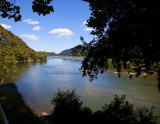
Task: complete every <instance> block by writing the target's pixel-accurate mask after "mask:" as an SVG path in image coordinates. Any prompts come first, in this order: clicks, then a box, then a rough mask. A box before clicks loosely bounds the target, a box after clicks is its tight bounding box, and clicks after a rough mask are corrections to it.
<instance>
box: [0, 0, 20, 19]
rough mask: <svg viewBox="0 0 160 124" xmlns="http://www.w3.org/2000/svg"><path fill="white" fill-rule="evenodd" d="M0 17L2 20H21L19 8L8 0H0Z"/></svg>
mask: <svg viewBox="0 0 160 124" xmlns="http://www.w3.org/2000/svg"><path fill="white" fill-rule="evenodd" d="M0 16H1V17H2V18H8V19H10V18H14V21H15V22H17V21H20V20H21V17H22V16H21V14H20V7H19V6H16V5H15V3H14V2H12V0H11V1H8V0H0Z"/></svg>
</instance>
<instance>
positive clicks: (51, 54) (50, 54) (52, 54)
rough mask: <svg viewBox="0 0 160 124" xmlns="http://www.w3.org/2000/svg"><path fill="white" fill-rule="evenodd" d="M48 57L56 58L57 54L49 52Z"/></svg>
mask: <svg viewBox="0 0 160 124" xmlns="http://www.w3.org/2000/svg"><path fill="white" fill-rule="evenodd" d="M47 55H48V56H56V53H55V52H47Z"/></svg>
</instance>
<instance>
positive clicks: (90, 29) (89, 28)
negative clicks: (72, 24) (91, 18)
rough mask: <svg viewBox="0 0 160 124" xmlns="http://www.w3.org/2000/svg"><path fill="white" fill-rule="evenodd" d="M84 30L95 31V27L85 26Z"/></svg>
mask: <svg viewBox="0 0 160 124" xmlns="http://www.w3.org/2000/svg"><path fill="white" fill-rule="evenodd" d="M84 30H85V31H94V29H93V28H91V27H88V28H84Z"/></svg>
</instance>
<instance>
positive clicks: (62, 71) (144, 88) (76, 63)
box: [15, 57, 160, 114]
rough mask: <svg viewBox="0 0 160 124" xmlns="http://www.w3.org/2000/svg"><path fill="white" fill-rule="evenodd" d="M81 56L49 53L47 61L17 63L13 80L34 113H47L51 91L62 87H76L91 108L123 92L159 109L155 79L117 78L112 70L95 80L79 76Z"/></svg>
mask: <svg viewBox="0 0 160 124" xmlns="http://www.w3.org/2000/svg"><path fill="white" fill-rule="evenodd" d="M82 59H83V58H80V59H78V58H69V59H64V58H63V59H62V58H58V57H50V58H48V61H47V62H38V63H36V62H29V63H19V65H18V67H19V68H20V69H21V71H22V73H21V75H20V76H19V77H18V78H17V79H16V81H15V83H16V85H17V87H18V90H19V91H20V92H21V93H22V94H23V95H24V94H26V99H27V104H28V105H29V106H30V107H31V108H32V109H33V110H34V111H35V112H36V113H37V114H41V113H42V112H47V113H50V110H51V107H52V106H51V104H50V100H51V94H53V93H55V92H57V90H58V88H60V89H62V90H73V89H76V93H77V94H78V95H79V96H81V97H80V98H81V100H83V101H84V105H87V106H89V107H91V108H92V109H93V110H94V111H95V110H98V109H101V107H102V106H103V105H104V104H105V103H110V102H111V100H112V99H113V98H114V95H115V94H118V95H120V96H121V95H124V94H125V95H126V96H127V99H128V100H129V101H130V102H131V103H133V104H136V105H137V106H143V105H144V106H148V107H151V106H156V108H157V110H156V113H158V114H159V110H160V100H159V98H160V93H159V92H158V91H157V88H156V86H157V85H156V84H157V81H154V80H146V79H137V78H134V79H132V80H130V79H129V78H126V77H121V78H118V77H117V75H115V74H114V73H113V70H109V71H107V72H105V73H104V74H103V75H101V76H100V77H99V79H98V80H94V81H93V82H92V83H90V82H89V79H88V77H84V78H82V75H81V73H80V71H79V68H80V67H81V60H82Z"/></svg>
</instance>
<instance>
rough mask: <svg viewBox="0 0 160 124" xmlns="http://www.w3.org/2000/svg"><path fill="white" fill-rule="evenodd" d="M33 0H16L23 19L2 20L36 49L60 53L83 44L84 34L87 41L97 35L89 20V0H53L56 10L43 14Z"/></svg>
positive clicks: (0, 19)
mask: <svg viewBox="0 0 160 124" xmlns="http://www.w3.org/2000/svg"><path fill="white" fill-rule="evenodd" d="M32 1H33V0H16V5H18V6H20V8H21V9H20V11H21V15H22V19H21V21H20V22H14V19H4V18H1V17H0V24H1V25H2V26H3V27H5V28H6V29H7V30H9V31H11V32H12V33H14V34H15V35H17V36H18V37H20V38H21V39H22V40H23V41H24V42H25V43H26V44H27V45H28V46H29V47H30V48H32V49H34V50H36V51H46V52H55V53H60V52H61V51H63V50H65V49H70V48H73V47H74V46H76V45H79V44H82V42H81V40H80V36H83V37H84V39H85V41H86V42H89V41H91V40H92V39H93V35H91V34H90V32H91V30H93V29H92V28H88V27H87V26H86V25H85V24H86V20H87V19H89V17H90V13H91V11H90V10H89V4H88V3H86V2H84V1H82V0H53V1H52V3H51V5H53V7H54V13H51V14H49V15H46V16H43V15H41V16H39V15H38V14H37V13H34V12H33V11H32Z"/></svg>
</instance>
